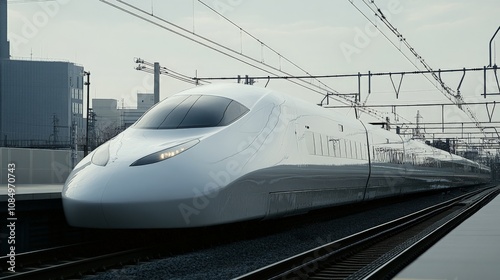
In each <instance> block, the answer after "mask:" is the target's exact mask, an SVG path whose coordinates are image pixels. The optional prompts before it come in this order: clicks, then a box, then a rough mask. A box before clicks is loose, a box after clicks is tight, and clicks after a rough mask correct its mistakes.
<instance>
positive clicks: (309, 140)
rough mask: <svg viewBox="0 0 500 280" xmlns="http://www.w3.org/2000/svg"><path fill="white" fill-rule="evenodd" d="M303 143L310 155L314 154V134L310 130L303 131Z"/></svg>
mask: <svg viewBox="0 0 500 280" xmlns="http://www.w3.org/2000/svg"><path fill="white" fill-rule="evenodd" d="M304 138H305V144H306V148H307V151H308V152H309V154H310V155H314V154H315V152H314V134H313V133H312V132H310V131H306V132H305V133H304Z"/></svg>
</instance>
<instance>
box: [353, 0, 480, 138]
mask: <svg viewBox="0 0 500 280" xmlns="http://www.w3.org/2000/svg"><path fill="white" fill-rule="evenodd" d="M348 1H349V3H351V4H352V5H353V6H354V7H355V8H356V10H358V11H359V12H360V13H361V14H362V15H363V16H364V17H365V18H366V19H367V20H368V21H369V22H370V23H371V24H372V25H373V26H375V27H376V28H377V29H378V30H379V31H380V32H381V33H382V35H384V37H385V38H386V39H387V40H388V41H389V42H390V43H391V44H392V45H393V46H394V47H395V48H396V49H398V51H399V52H400V53H401V54H402V55H403V56H404V57H405V58H406V59H407V60H408V61H409V62H410V63H411V64H413V65H414V66H415V67H416V68H417V69H418V66H417V65H416V64H415V63H413V62H412V61H411V60H410V59H409V58H408V56H407V55H406V54H404V53H403V51H402V50H401V48H399V47H397V46H396V45H395V44H394V42H392V40H390V39H389V37H387V35H385V33H384V32H383V31H382V30H380V28H379V27H378V26H377V24H375V23H374V22H373V21H372V20H370V19H369V18H368V16H366V15H365V13H363V12H362V11H361V10H360V9H359V8H358V7H357V6H356V5H355V4H354V2H353V1H352V0H348ZM363 3H364V4H365V5H366V6H367V7H368V8H369V9H370V10H371V11H372V12H373V13H374V14H375V16H376V17H377V18H379V19H380V20H381V21H382V23H384V24H385V25H386V26H387V28H389V30H390V31H391V32H392V33H394V34H395V35H396V37H397V38H398V39H399V41H400V42H402V43H403V44H404V45H405V46H406V47H407V48H408V49H409V50H410V52H411V53H412V54H413V55H414V56H415V57H416V58H417V59H418V60H419V62H420V63H421V64H422V65H423V66H424V68H425V69H426V70H428V71H429V72H430V73H431V75H432V76H433V78H434V79H435V80H436V81H437V82H438V83H439V84H440V85H441V89H440V88H438V87H437V86H436V88H438V89H439V90H440V92H441V93H443V95H444V96H445V97H446V98H448V99H449V100H450V101H451V102H453V103H455V104H456V105H457V106H458V107H459V108H460V109H462V103H463V99H462V96H461V95H460V94H457V95H455V94H454V92H453V90H452V89H450V88H449V87H448V86H447V85H446V84H445V83H444V81H443V80H442V79H441V78H440V77H438V76H437V75H436V73H435V71H434V70H433V69H432V68H431V67H430V66H429V65H428V64H427V63H426V62H425V60H424V59H423V57H422V56H421V55H419V54H418V53H417V52H416V50H415V48H413V47H412V46H411V45H410V44H409V43H408V42H407V40H406V38H405V37H404V36H403V35H402V34H401V33H400V32H399V31H398V30H397V28H395V27H394V26H393V25H392V24H391V23H390V22H389V21H388V19H387V18H386V16H385V15H384V13H383V12H382V11H381V9H380V8H379V7H378V6H377V4H375V0H370V1H367V0H363ZM371 5H373V6H374V7H375V8H373V7H372V6H371ZM424 77H425V78H426V79H427V80H428V81H429V82H431V80H430V79H429V78H428V77H427V76H424ZM431 83H432V82H431ZM462 110H463V109H462ZM464 112H466V113H467V115H468V117H469V118H470V119H471V120H472V121H474V122H476V123H477V128H478V129H479V130H482V128H481V126H480V125H479V121H478V119H477V117H476V115H475V114H474V112H472V110H471V109H470V108H468V107H467V106H465V111H464Z"/></svg>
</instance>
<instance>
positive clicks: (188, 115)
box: [135, 95, 249, 129]
mask: <svg viewBox="0 0 500 280" xmlns="http://www.w3.org/2000/svg"><path fill="white" fill-rule="evenodd" d="M248 111H249V109H248V108H246V107H245V106H243V105H241V104H240V103H238V102H236V101H234V100H231V99H229V98H224V97H219V96H210V95H201V96H200V95H190V96H183V95H181V96H173V97H170V98H168V99H166V100H164V101H162V102H161V103H159V104H158V105H156V106H155V107H153V108H152V109H151V110H149V111H148V112H147V113H146V114H144V116H142V118H140V119H139V120H138V121H137V123H136V125H135V127H136V128H147V129H177V128H198V127H215V126H226V125H229V124H230V123H232V122H234V121H235V120H237V119H239V118H240V117H241V116H243V115H244V114H246V113H247V112H248Z"/></svg>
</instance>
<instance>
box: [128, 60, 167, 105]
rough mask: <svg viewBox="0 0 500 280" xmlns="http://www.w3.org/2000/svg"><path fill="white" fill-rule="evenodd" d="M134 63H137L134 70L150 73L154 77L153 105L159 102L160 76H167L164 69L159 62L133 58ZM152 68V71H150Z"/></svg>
mask: <svg viewBox="0 0 500 280" xmlns="http://www.w3.org/2000/svg"><path fill="white" fill-rule="evenodd" d="M134 62H135V63H138V65H137V66H136V67H135V70H139V71H144V72H148V73H152V74H153V76H154V89H153V91H154V92H153V101H154V104H156V103H158V102H160V74H167V73H168V72H167V71H166V70H165V67H161V66H160V63H159V62H154V63H151V62H148V61H145V60H144V59H141V58H134ZM151 67H152V69H151Z"/></svg>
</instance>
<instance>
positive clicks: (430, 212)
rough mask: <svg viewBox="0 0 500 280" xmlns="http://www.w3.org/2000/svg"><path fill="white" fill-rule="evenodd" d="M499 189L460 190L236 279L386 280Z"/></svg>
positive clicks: (493, 195) (483, 203) (489, 198)
mask: <svg viewBox="0 0 500 280" xmlns="http://www.w3.org/2000/svg"><path fill="white" fill-rule="evenodd" d="M499 192H500V189H499V188H490V189H486V190H484V189H483V190H479V191H476V192H473V193H469V194H465V195H463V196H460V197H458V198H455V199H452V200H450V201H447V202H444V203H441V204H438V205H435V206H432V207H429V208H426V209H423V210H421V211H418V212H416V213H413V214H410V215H407V216H404V217H401V218H399V219H396V220H394V221H391V222H388V223H385V224H382V225H379V226H377V227H374V228H371V229H367V230H365V231H362V232H360V233H357V234H354V235H351V236H348V237H345V238H342V239H339V240H337V241H334V242H331V243H328V244H326V245H323V246H320V247H317V248H315V249H312V250H310V251H307V252H304V253H301V254H298V255H296V256H293V257H290V258H287V259H285V260H282V261H280V262H277V263H274V264H271V265H269V266H266V267H263V268H261V269H258V270H256V271H253V272H250V273H247V274H245V275H243V276H240V277H238V278H236V279H238V280H243V279H245V280H246V279H390V278H391V277H392V276H394V275H395V274H396V273H397V272H398V271H399V270H401V269H402V268H404V267H405V266H406V265H407V264H408V263H410V262H411V261H412V260H414V259H415V258H416V257H418V255H420V254H421V253H422V252H424V251H425V250H426V249H428V248H429V247H430V246H432V245H433V244H434V243H435V242H437V241H438V240H439V239H440V238H442V237H443V236H444V235H446V234H447V233H448V232H449V231H451V230H452V229H453V228H455V227H456V226H457V225H459V224H460V223H461V222H462V221H464V220H465V219H467V218H468V217H469V216H471V215H472V214H473V213H475V212H476V211H477V210H479V209H480V208H481V207H482V206H484V205H485V204H487V203H488V202H489V201H490V200H491V199H493V198H494V197H495V196H496V195H497V194H498V193H499Z"/></svg>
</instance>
